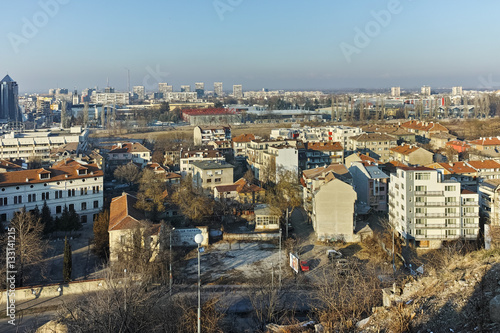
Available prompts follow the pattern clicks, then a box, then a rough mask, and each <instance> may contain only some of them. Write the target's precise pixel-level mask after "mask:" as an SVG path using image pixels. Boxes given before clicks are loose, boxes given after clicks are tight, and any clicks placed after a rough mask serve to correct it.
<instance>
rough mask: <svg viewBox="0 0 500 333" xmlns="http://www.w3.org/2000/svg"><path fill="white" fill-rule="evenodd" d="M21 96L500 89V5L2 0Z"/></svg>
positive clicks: (11, 66) (6, 49)
mask: <svg viewBox="0 0 500 333" xmlns="http://www.w3.org/2000/svg"><path fill="white" fill-rule="evenodd" d="M1 8H2V16H1V17H2V19H1V20H0V50H1V52H0V76H2V77H3V75H5V74H9V75H10V76H11V77H12V78H13V79H14V80H15V81H17V82H18V84H19V90H20V93H26V92H41V93H47V92H48V89H49V88H57V87H61V88H68V89H74V88H76V89H78V90H81V89H84V88H90V87H96V86H97V87H99V88H103V87H105V86H106V85H107V82H108V80H109V85H110V86H112V87H115V88H116V89H117V90H122V91H126V89H127V76H128V73H130V84H131V86H134V85H144V86H146V90H147V91H157V86H158V83H159V82H168V83H169V84H172V85H173V86H174V91H178V90H180V85H183V84H188V85H191V87H192V88H194V83H195V82H205V90H212V89H213V82H218V81H222V82H223V83H224V90H231V89H232V85H233V84H242V85H243V90H258V89H262V88H268V89H300V90H310V89H314V90H330V89H347V88H366V89H371V88H389V87H391V86H401V87H402V88H403V89H404V88H417V87H420V86H422V85H430V86H431V87H432V88H450V87H452V86H463V87H464V88H492V87H496V86H498V87H500V67H499V66H498V60H497V59H498V54H499V53H500V52H499V51H500V43H498V32H499V31H500V20H498V13H499V12H500V2H498V1H494V0H491V1H488V0H484V1H477V2H472V1H460V0H458V1H457V0H455V1H452V0H441V1H430V0H399V1H398V0H384V1H379V0H358V1H341V0H310V1H304V0H302V1H296V0H286V1H285V0H272V1H269V0H268V1H264V0H188V1H173V0H154V1H153V0H150V1H148V0H145V1H140V2H139V1H131V0H120V1H117V0H106V1H102V0H101V1H97V0H86V1H78V0H37V1H35V0H23V1H3V2H2V5H1Z"/></svg>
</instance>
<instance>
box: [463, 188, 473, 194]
mask: <svg viewBox="0 0 500 333" xmlns="http://www.w3.org/2000/svg"><path fill="white" fill-rule="evenodd" d="M460 193H461V194H476V192H473V191H471V190H465V189H464V190H462V191H461V192H460Z"/></svg>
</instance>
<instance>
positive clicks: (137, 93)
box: [132, 86, 146, 101]
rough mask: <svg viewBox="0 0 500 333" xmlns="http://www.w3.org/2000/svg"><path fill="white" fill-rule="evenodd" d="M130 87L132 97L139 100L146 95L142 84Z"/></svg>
mask: <svg viewBox="0 0 500 333" xmlns="http://www.w3.org/2000/svg"><path fill="white" fill-rule="evenodd" d="M132 89H133V90H132V91H133V92H134V98H135V99H137V100H139V101H143V100H144V97H145V96H146V88H145V87H144V86H134V87H133V88H132Z"/></svg>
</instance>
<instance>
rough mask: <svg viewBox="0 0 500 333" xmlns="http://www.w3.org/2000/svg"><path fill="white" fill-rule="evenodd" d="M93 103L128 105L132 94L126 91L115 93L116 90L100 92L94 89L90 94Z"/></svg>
mask: <svg viewBox="0 0 500 333" xmlns="http://www.w3.org/2000/svg"><path fill="white" fill-rule="evenodd" d="M90 100H91V102H92V103H96V104H103V105H127V104H130V94H129V93H128V92H125V93H120V92H118V93H115V92H104V93H98V92H97V91H93V92H92V95H91V96H90Z"/></svg>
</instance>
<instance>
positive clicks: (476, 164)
mask: <svg viewBox="0 0 500 333" xmlns="http://www.w3.org/2000/svg"><path fill="white" fill-rule="evenodd" d="M467 163H468V164H469V165H470V166H471V167H473V168H474V169H476V170H480V169H498V168H500V164H499V163H498V162H496V161H494V160H484V161H469V162H467Z"/></svg>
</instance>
